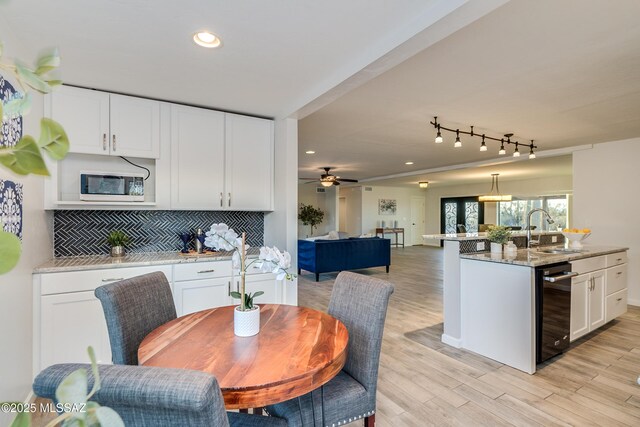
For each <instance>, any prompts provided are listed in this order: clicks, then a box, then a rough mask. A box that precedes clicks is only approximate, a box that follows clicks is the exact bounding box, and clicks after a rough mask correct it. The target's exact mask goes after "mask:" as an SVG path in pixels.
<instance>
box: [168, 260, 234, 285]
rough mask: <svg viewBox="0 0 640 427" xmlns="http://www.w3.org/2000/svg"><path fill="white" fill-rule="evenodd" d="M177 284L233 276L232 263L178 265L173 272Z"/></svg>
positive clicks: (214, 262) (211, 262)
mask: <svg viewBox="0 0 640 427" xmlns="http://www.w3.org/2000/svg"><path fill="white" fill-rule="evenodd" d="M173 273H174V280H175V281H176V282H179V281H184V280H197V279H210V278H212V277H229V276H231V273H232V269H231V261H209V262H195V263H189V264H176V266H175V267H174V270H173Z"/></svg>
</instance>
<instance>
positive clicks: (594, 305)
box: [589, 270, 605, 331]
mask: <svg viewBox="0 0 640 427" xmlns="http://www.w3.org/2000/svg"><path fill="white" fill-rule="evenodd" d="M604 274H605V272H604V270H600V271H596V272H593V273H591V281H592V285H591V292H590V295H589V330H590V331H593V330H595V329H597V328H599V327H600V326H602V325H604V323H605V313H604V303H605V299H604V297H605V295H604V291H605V289H604Z"/></svg>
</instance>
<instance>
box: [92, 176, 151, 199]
mask: <svg viewBox="0 0 640 427" xmlns="http://www.w3.org/2000/svg"><path fill="white" fill-rule="evenodd" d="M80 200H86V201H92V202H96V201H103V202H144V175H143V174H138V173H128V172H117V173H109V172H88V171H81V172H80Z"/></svg>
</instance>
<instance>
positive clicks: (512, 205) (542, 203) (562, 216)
mask: <svg viewBox="0 0 640 427" xmlns="http://www.w3.org/2000/svg"><path fill="white" fill-rule="evenodd" d="M536 208H542V209H545V210H546V211H547V212H549V214H550V215H551V218H553V220H554V223H553V224H551V225H548V224H547V221H545V220H544V217H543V215H542V214H534V215H533V216H532V217H531V225H532V226H536V229H537V230H548V229H550V230H556V229H558V228H560V229H563V228H567V224H568V223H569V221H568V214H569V209H568V201H567V196H566V195H562V196H543V197H531V198H522V199H516V198H514V199H513V200H512V201H510V202H500V203H498V224H500V225H506V226H510V227H522V229H524V228H525V227H526V226H527V214H528V213H529V211H530V210H531V209H536Z"/></svg>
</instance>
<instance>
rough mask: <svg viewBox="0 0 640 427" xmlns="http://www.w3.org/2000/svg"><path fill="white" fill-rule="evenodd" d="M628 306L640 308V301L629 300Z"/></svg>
mask: <svg viewBox="0 0 640 427" xmlns="http://www.w3.org/2000/svg"><path fill="white" fill-rule="evenodd" d="M627 305H633V306H635V307H640V300H638V299H629V300H627Z"/></svg>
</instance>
